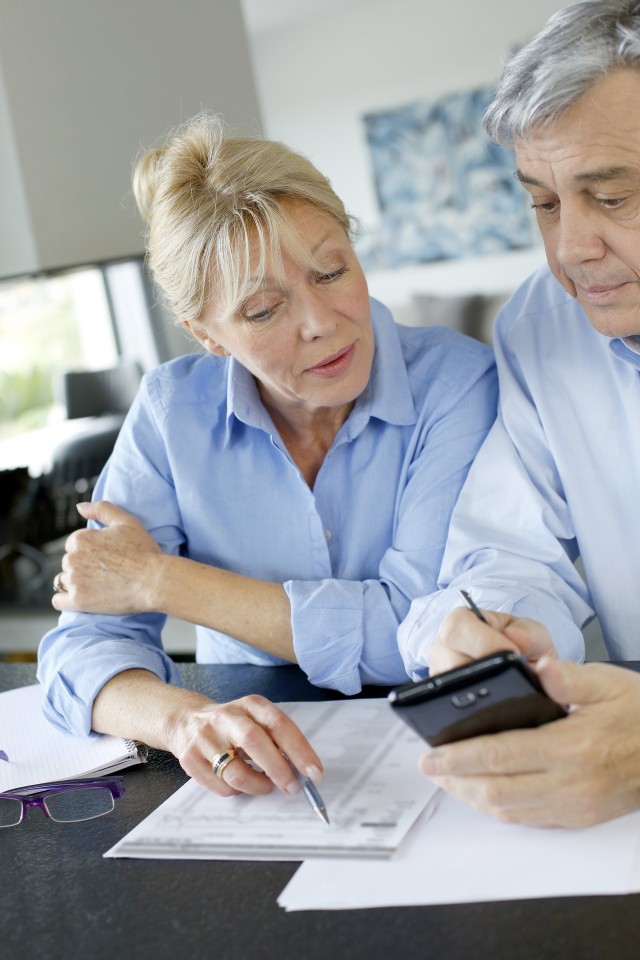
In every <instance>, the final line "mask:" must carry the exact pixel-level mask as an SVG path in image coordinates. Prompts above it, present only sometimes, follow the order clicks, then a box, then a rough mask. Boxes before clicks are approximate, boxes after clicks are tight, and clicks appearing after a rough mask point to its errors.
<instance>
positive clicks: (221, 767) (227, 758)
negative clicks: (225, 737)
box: [211, 747, 238, 780]
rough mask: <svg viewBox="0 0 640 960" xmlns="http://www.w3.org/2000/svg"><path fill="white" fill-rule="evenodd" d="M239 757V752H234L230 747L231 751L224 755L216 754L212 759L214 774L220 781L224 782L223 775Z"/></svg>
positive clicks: (226, 751) (225, 752)
mask: <svg viewBox="0 0 640 960" xmlns="http://www.w3.org/2000/svg"><path fill="white" fill-rule="evenodd" d="M237 756H238V753H237V751H236V750H234V749H233V747H229V749H228V750H225V751H223V753H216V755H215V756H214V757H211V766H212V767H213V772H214V773H215V775H216V777H217V778H218V779H219V780H224V777H223V776H222V774H223V773H224V771H225V769H226V768H227V767H228V766H229V764H230V763H231V761H232V760H235V759H236V757H237Z"/></svg>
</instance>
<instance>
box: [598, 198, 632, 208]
mask: <svg viewBox="0 0 640 960" xmlns="http://www.w3.org/2000/svg"><path fill="white" fill-rule="evenodd" d="M596 199H597V201H598V203H599V204H600V205H601V206H602V207H604V208H605V209H606V210H616V209H617V208H618V207H619V206H621V205H622V204H623V203H624V201H625V200H626V197H596Z"/></svg>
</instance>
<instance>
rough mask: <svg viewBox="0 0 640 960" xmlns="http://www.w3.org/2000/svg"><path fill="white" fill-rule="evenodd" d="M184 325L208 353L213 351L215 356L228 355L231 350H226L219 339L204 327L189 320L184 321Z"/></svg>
mask: <svg viewBox="0 0 640 960" xmlns="http://www.w3.org/2000/svg"><path fill="white" fill-rule="evenodd" d="M182 323H183V325H184V326H185V327H186V328H187V330H188V331H189V333H190V334H191V336H193V337H195V338H196V340H197V341H198V343H200V344H201V345H202V346H203V347H204V349H205V350H206V351H207V353H212V354H213V355H214V357H228V356H229V351H228V350H225V348H224V347H222V346H221V345H220V344H219V343H218V341H217V340H214V339H213V338H212V337H210V336H209V334H208V333H207V331H206V330H204V329H203V328H202V327H198V326H195V325H194V324H191V323H190V322H189V321H188V320H183V321H182Z"/></svg>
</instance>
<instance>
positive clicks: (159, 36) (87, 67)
mask: <svg viewBox="0 0 640 960" xmlns="http://www.w3.org/2000/svg"><path fill="white" fill-rule="evenodd" d="M0 72H1V74H2V77H0V162H2V170H1V175H0V216H1V217H2V221H3V222H2V226H1V228H0V276H6V275H10V274H12V273H20V272H30V271H36V270H38V269H50V268H56V267H64V266H67V265H71V264H78V263H83V262H87V261H92V260H103V259H110V258H117V257H124V256H128V255H131V254H135V253H139V252H141V250H142V224H141V221H140V218H139V217H138V214H137V212H136V210H135V206H134V203H133V200H132V196H131V190H130V179H131V168H132V164H133V161H134V159H135V156H136V154H137V153H138V151H139V149H140V147H141V146H143V145H148V144H150V143H153V142H155V141H156V140H158V139H159V138H160V137H161V136H162V135H164V134H165V133H166V132H167V131H168V130H169V129H170V128H172V127H174V126H176V125H177V124H178V123H180V122H182V121H184V120H186V119H188V118H189V117H190V116H192V115H193V114H195V113H197V112H198V111H199V110H200V109H201V108H202V107H208V108H210V109H212V110H216V111H220V112H222V113H224V115H225V116H226V117H227V119H228V120H229V121H230V122H231V123H232V124H234V125H239V126H244V127H249V128H251V129H258V128H259V126H260V108H259V104H258V99H257V95H256V89H255V84H254V78H253V71H252V65H251V58H250V53H249V44H248V40H247V36H246V32H245V27H244V21H243V18H242V11H241V8H240V2H239V0H182V2H176V0H19V2H16V0H0ZM2 78H3V80H4V83H2V82H1V81H2ZM25 215H26V216H28V223H27V224H25V219H24V218H25ZM12 238H13V239H12ZM4 252H6V253H7V256H6V259H5V258H4V257H3V253H4Z"/></svg>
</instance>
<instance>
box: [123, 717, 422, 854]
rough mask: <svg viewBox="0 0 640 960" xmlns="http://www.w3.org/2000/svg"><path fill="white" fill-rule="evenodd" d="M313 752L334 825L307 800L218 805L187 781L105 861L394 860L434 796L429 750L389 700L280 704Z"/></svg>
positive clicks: (248, 799)
mask: <svg viewBox="0 0 640 960" xmlns="http://www.w3.org/2000/svg"><path fill="white" fill-rule="evenodd" d="M279 706H280V707H282V709H283V710H286V712H287V713H288V714H289V715H290V716H291V717H292V718H293V719H294V720H295V722H296V723H297V724H298V726H299V727H300V728H301V730H302V731H303V732H304V733H305V735H306V736H307V737H308V739H309V740H310V741H311V743H312V744H313V746H314V748H315V749H316V751H317V752H318V754H319V756H320V758H321V760H322V762H323V764H324V770H325V774H324V777H323V779H322V780H321V781H320V782H319V783H318V788H319V790H320V792H321V794H322V798H323V800H324V802H325V804H326V806H327V811H328V814H329V818H330V821H331V823H330V825H329V826H327V825H326V824H324V823H322V822H321V821H320V820H319V818H318V817H317V816H316V814H315V813H314V812H313V810H312V809H311V807H310V806H309V804H308V803H307V801H306V799H305V797H304V795H303V794H302V793H300V794H295V795H290V794H285V793H282V792H281V791H279V790H277V789H274V790H273V791H272V792H271V793H270V794H268V795H267V796H261V797H252V796H248V795H246V794H241V795H237V796H234V797H228V798H224V797H218V796H217V795H216V794H214V793H212V792H211V791H209V790H206V789H205V788H204V787H201V786H199V785H198V784H197V783H195V781H193V780H192V781H189V782H188V783H187V784H185V786H184V787H182V788H181V789H180V790H178V791H177V792H176V793H175V794H174V795H173V796H172V797H170V798H169V799H168V800H167V801H166V802H165V803H163V804H162V806H160V807H159V808H158V809H157V810H155V811H154V812H153V813H152V814H151V815H150V816H149V817H147V819H146V820H144V821H143V822H142V823H141V824H140V825H139V826H138V827H136V828H135V829H134V830H133V831H132V832H131V833H129V834H128V835H127V836H126V837H124V839H123V840H121V841H120V842H119V843H118V844H116V846H115V847H113V848H112V849H111V850H110V851H108V853H106V854H105V856H108V857H147V858H161V859H166V858H175V859H201V860H228V859H231V860H302V859H305V858H307V857H358V858H360V857H366V858H374V859H375V858H386V857H390V856H391V854H392V853H393V852H394V851H395V850H396V848H397V847H398V845H399V843H400V841H401V840H402V839H403V837H404V836H405V835H406V834H407V832H408V831H409V829H410V828H411V826H412V825H413V823H414V822H415V820H416V819H417V817H418V816H419V815H420V814H421V813H422V812H423V810H425V808H426V807H427V806H428V805H429V803H430V801H432V800H433V798H434V796H435V795H436V792H437V791H436V789H435V787H434V786H433V785H432V784H431V783H430V782H429V781H428V780H427V779H426V778H425V777H423V776H422V774H421V773H420V772H419V771H418V769H417V761H418V757H419V755H420V754H421V753H422V752H423V750H424V743H423V742H422V741H421V740H420V739H419V737H417V736H416V734H414V733H413V732H412V731H411V730H409V728H408V727H407V726H406V725H405V724H403V723H402V722H401V721H400V720H398V718H397V717H396V716H395V715H394V714H393V713H392V711H391V710H390V708H389V705H388V703H387V701H386V700H385V699H380V700H340V701H328V702H327V701H325V702H321V703H295V704H279Z"/></svg>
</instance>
